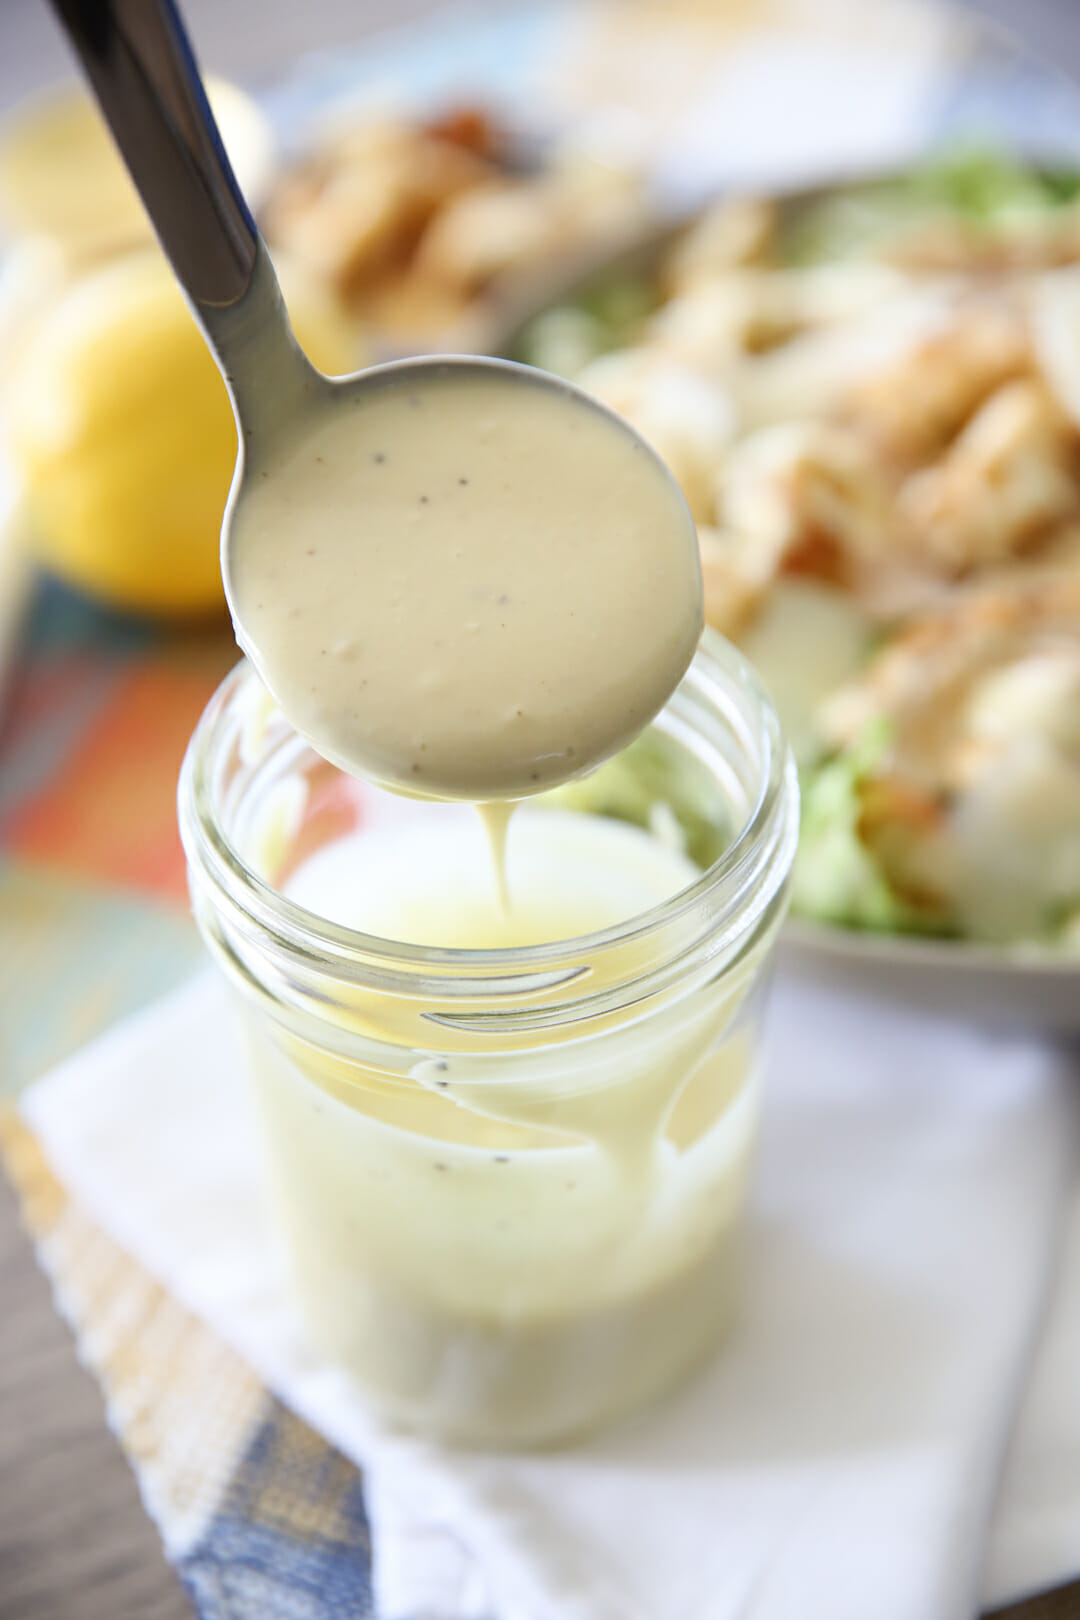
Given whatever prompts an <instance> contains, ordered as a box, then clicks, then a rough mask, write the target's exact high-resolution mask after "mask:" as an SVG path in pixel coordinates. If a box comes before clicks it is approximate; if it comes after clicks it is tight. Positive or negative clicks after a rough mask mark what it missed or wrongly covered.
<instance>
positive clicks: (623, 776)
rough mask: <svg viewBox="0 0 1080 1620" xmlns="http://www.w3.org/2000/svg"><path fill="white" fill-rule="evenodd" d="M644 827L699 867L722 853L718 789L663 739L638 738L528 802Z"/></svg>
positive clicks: (723, 824)
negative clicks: (586, 772) (591, 768)
mask: <svg viewBox="0 0 1080 1620" xmlns="http://www.w3.org/2000/svg"><path fill="white" fill-rule="evenodd" d="M533 802H534V803H536V804H541V805H543V804H550V805H553V806H557V807H558V808H560V809H563V810H580V811H582V812H584V813H586V814H588V815H594V816H610V817H611V818H612V819H613V820H616V821H628V822H630V823H631V824H632V825H633V826H635V827H643V828H645V829H647V830H648V831H650V832H652V833H653V834H654V836H656V837H658V838H661V839H664V840H665V841H666V842H668V843H670V844H673V845H676V846H677V847H678V848H679V849H681V850H682V851H683V853H684V854H686V855H688V856H689V857H690V859H691V860H692V861H693V862H694V863H695V864H696V865H697V866H700V867H701V868H702V869H704V868H705V867H707V866H711V865H712V863H713V861H715V860H716V859H717V857H718V856H719V855H720V854H721V853H722V852H723V849H724V847H725V845H726V844H727V842H728V840H729V839H730V836H731V828H730V826H729V823H728V817H727V815H726V814H725V807H724V804H723V800H722V798H721V795H720V793H719V792H718V790H717V788H716V786H715V784H714V783H713V782H712V780H711V778H710V776H709V775H708V773H707V772H706V771H704V769H701V770H700V771H699V770H695V768H694V765H693V763H692V762H688V761H687V760H686V759H685V757H684V756H683V755H682V754H681V751H678V750H676V749H675V748H674V747H673V745H672V744H671V743H669V742H668V741H667V739H666V738H665V737H664V736H662V735H660V734H657V733H656V732H648V731H647V732H645V733H644V735H643V736H641V737H639V738H637V740H636V741H635V742H632V743H631V744H630V745H629V747H628V748H624V749H623V751H622V753H621V754H617V755H616V756H615V758H614V759H611V760H608V762H607V764H606V765H601V766H600V768H599V770H596V771H593V772H592V774H591V775H590V776H586V777H582V778H581V780H580V781H577V782H568V783H567V784H566V785H565V786H564V787H560V788H555V789H554V790H553V791H552V792H550V793H545V794H543V795H541V797H540V798H538V799H536V800H534V801H533Z"/></svg>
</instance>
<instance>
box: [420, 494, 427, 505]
mask: <svg viewBox="0 0 1080 1620" xmlns="http://www.w3.org/2000/svg"><path fill="white" fill-rule="evenodd" d="M427 504H428V498H427V496H426V495H421V497H420V505H421V506H427Z"/></svg>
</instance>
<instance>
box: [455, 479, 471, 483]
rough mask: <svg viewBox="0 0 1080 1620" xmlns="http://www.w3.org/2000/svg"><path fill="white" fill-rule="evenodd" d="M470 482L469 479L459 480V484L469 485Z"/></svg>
mask: <svg viewBox="0 0 1080 1620" xmlns="http://www.w3.org/2000/svg"><path fill="white" fill-rule="evenodd" d="M468 482H469V480H468V479H467V478H459V479H458V483H459V484H467V483H468Z"/></svg>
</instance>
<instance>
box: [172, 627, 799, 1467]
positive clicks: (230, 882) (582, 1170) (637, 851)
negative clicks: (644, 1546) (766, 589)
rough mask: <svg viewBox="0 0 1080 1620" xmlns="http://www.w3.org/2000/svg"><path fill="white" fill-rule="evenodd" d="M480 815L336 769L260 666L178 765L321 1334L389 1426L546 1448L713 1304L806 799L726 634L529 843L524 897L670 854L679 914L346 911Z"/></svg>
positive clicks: (694, 1353) (702, 1327) (726, 1289)
mask: <svg viewBox="0 0 1080 1620" xmlns="http://www.w3.org/2000/svg"><path fill="white" fill-rule="evenodd" d="M472 816H473V812H470V811H469V810H467V809H464V810H463V809H461V807H449V806H446V807H438V808H435V807H431V806H426V807H417V806H415V805H413V806H410V805H408V804H407V803H406V802H404V801H401V800H390V799H389V796H386V795H380V794H377V793H375V792H374V791H373V790H371V789H370V788H367V787H365V786H363V785H361V784H358V783H355V782H353V781H352V780H351V779H349V778H348V777H345V776H344V775H342V773H340V772H339V771H337V770H336V769H335V768H334V767H332V766H330V765H328V764H327V763H326V762H325V761H324V760H322V759H320V758H319V756H318V755H316V754H314V753H313V752H312V750H311V749H310V748H308V747H307V745H306V744H305V743H304V742H303V741H302V740H301V739H300V738H298V737H297V736H296V734H295V733H294V732H292V730H291V729H290V728H289V727H288V726H287V724H286V723H285V722H284V720H283V719H282V717H281V716H280V715H279V714H278V713H277V712H276V711H275V710H274V709H273V708H272V707H271V706H270V705H269V703H268V701H267V699H266V698H265V695H264V694H263V692H262V689H261V687H260V686H259V685H258V683H257V681H256V680H255V678H254V676H253V675H252V673H251V672H250V671H249V670H248V669H247V668H246V667H245V666H244V665H241V666H240V667H239V668H238V669H237V670H236V671H235V672H234V673H233V674H232V675H231V676H230V677H229V678H228V679H227V680H226V682H225V683H224V684H223V686H222V687H221V689H220V691H219V692H218V693H217V695H216V696H215V698H214V699H213V700H212V701H211V703H210V705H209V706H208V708H207V711H206V714H205V715H204V717H203V720H202V721H201V723H200V725H199V727H198V729H197V731H196V734H195V736H194V738H193V740H192V744H191V747H190V749H189V752H188V756H187V759H186V761H185V764H184V769H183V773H182V776H181V785H180V820H181V831H182V835H183V839H184V845H185V849H186V852H187V856H188V864H189V876H190V883H191V893H192V900H193V905H194V910H195V915H196V918H197V920H198V922H199V926H200V928H201V930H202V932H203V935H204V938H205V939H206V941H207V943H208V945H209V946H210V949H211V950H212V952H213V953H214V955H215V956H216V957H217V959H218V961H219V962H220V963H221V964H222V966H223V967H224V969H225V971H226V973H227V974H228V976H229V978H230V979H231V981H232V983H233V985H234V986H235V988H236V990H237V992H238V999H239V1004H240V1006H241V1007H242V1009H243V1012H244V1021H245V1026H246V1030H247V1035H248V1048H249V1051H250V1054H251V1060H252V1069H253V1074H254V1077H255V1082H256V1087H257V1090H258V1094H259V1098H260V1104H261V1110H262V1114H263V1119H264V1123H265V1128H266V1134H267V1138H268V1143H269V1149H270V1151H269V1162H270V1167H271V1175H272V1180H273V1183H274V1186H275V1189H276V1194H277V1204H278V1207H279V1209H280V1213H281V1221H282V1226H283V1229H284V1232H285V1236H286V1240H287V1243H288V1247H289V1250H290V1253H291V1256H292V1261H293V1272H294V1275H295V1279H296V1286H297V1292H298V1297H299V1300H300V1301H301V1303H302V1306H303V1308H304V1311H305V1314H306V1317H307V1320H308V1323H309V1326H310V1329H311V1331H312V1333H313V1335H314V1337H315V1339H316V1340H317V1342H318V1343H319V1345H320V1347H321V1348H322V1349H323V1350H324V1351H325V1352H326V1353H327V1354H328V1355H329V1356H331V1357H332V1358H333V1359H334V1360H336V1361H338V1362H339V1363H341V1364H342V1365H343V1366H345V1367H346V1368H347V1369H348V1370H349V1371H350V1372H351V1373H352V1374H353V1375H354V1376H355V1378H356V1379H357V1380H358V1382H359V1383H360V1384H361V1385H362V1387H363V1388H364V1390H365V1391H366V1392H367V1394H368V1396H369V1397H370V1399H371V1400H372V1401H373V1403H374V1404H375V1405H376V1406H377V1408H378V1409H379V1410H380V1411H382V1412H383V1413H384V1414H385V1415H386V1416H387V1417H389V1418H390V1419H392V1420H395V1421H399V1422H401V1423H404V1424H406V1425H408V1426H410V1427H414V1428H417V1429H420V1430H423V1431H425V1432H429V1433H433V1434H437V1435H440V1436H443V1437H446V1438H451V1439H455V1440H461V1441H465V1442H470V1443H480V1444H489V1445H511V1444H513V1445H518V1444H548V1443H552V1442H554V1441H557V1440H562V1439H566V1438H569V1437H571V1436H573V1435H575V1434H578V1433H580V1432H583V1431H585V1430H587V1429H589V1428H592V1427H594V1426H597V1425H599V1424H601V1423H603V1422H606V1421H608V1420H610V1419H612V1418H614V1417H616V1416H618V1415H620V1414H622V1413H623V1412H626V1411H629V1410H630V1409H631V1408H632V1407H634V1406H636V1405H638V1404H639V1403H641V1402H643V1401H644V1400H646V1399H648V1398H651V1397H653V1396H654V1395H657V1394H659V1393H660V1392H661V1391H662V1390H664V1389H665V1388H667V1387H669V1386H671V1385H673V1384H674V1383H675V1382H677V1380H678V1379H679V1378H680V1377H681V1376H682V1375H683V1374H685V1373H686V1372H688V1371H689V1370H690V1369H691V1368H692V1367H694V1366H695V1365H696V1364H698V1363H700V1362H701V1361H702V1360H703V1359H704V1357H705V1356H706V1355H707V1353H708V1352H709V1351H710V1350H711V1349H712V1347H713V1346H714V1345H715V1343H716V1341H717V1339H718V1337H719V1335H720V1332H721V1330H722V1328H723V1326H724V1324H725V1322H726V1321H727V1319H728V1315H729V1311H730V1307H731V1299H732V1291H733V1274H734V1268H735V1262H736V1233H737V1228H738V1221H739V1213H740V1210H741V1207H742V1204H743V1200H744V1193H745V1187H746V1180H747V1175H748V1170H749V1165H750V1159H751V1153H752V1146H753V1141H754V1135H755V1126H756V1119H757V1110H758V1079H757V1062H756V1053H757V1037H758V1026H759V1021H760V1015H761V1005H762V998H763V993H764V985H765V976H766V970H767V965H768V960H769V956H770V952H771V949H772V946H773V943H774V939H775V934H776V930H777V928H778V925H779V922H780V919H781V916H782V913H783V909H784V905H785V901H786V892H787V881H788V875H789V871H790V866H791V860H792V855H793V852H794V845H795V839H796V824H797V796H796V787H795V781H794V775H793V771H792V768H791V765H790V762H789V760H788V758H787V755H786V751H785V749H784V747H783V744H782V742H781V740H780V736H779V732H778V729H777V725H776V720H775V716H774V714H773V711H772V709H771V706H770V705H769V702H768V700H767V698H766V697H765V695H764V693H763V691H762V689H761V687H760V685H759V683H758V682H757V679H756V677H755V676H754V675H753V673H752V671H751V670H750V669H749V668H748V666H747V665H746V664H745V662H744V661H743V660H742V659H741V657H740V656H739V655H738V654H737V653H736V652H735V651H734V649H732V648H730V647H728V646H727V645H726V644H725V643H723V642H721V641H720V640H719V639H718V638H716V637H713V636H711V635H710V636H707V637H706V639H705V641H704V642H703V645H702V649H701V651H700V652H699V654H698V656H697V658H696V659H695V661H694V665H693V667H692V668H691V671H690V672H689V674H688V675H687V677H686V679H685V681H684V682H683V684H682V686H681V687H680V688H679V691H678V692H677V693H676V695H675V696H674V698H673V699H672V701H671V703H670V704H669V705H668V707H667V709H665V710H664V712H663V714H661V715H660V716H659V717H658V718H657V720H656V721H655V722H654V723H653V725H652V727H650V728H649V731H648V732H647V733H646V734H645V735H644V736H643V737H642V738H641V739H639V740H638V742H637V743H635V744H634V745H633V746H632V747H631V749H629V750H627V751H626V753H625V754H624V755H622V756H620V758H619V759H618V760H617V761H615V762H613V763H612V764H611V765H609V766H607V767H604V768H602V770H601V771H600V772H599V773H597V774H596V775H595V776H594V777H593V778H591V779H589V780H588V781H586V782H584V783H581V784H576V785H574V786H573V787H571V788H570V789H567V790H562V791H561V792H560V793H556V794H553V795H548V796H545V798H543V799H540V800H537V801H532V802H530V803H529V804H528V805H527V806H524V807H522V808H521V809H520V810H519V811H518V812H516V814H515V817H514V821H513V823H512V825H511V834H510V837H511V861H510V873H511V879H512V881H514V880H515V878H516V879H517V881H519V882H520V883H521V884H522V885H527V884H528V883H529V882H533V883H534V886H539V888H541V889H547V890H549V891H551V892H556V891H558V890H559V888H560V884H561V885H562V888H563V890H564V891H566V892H569V891H570V890H573V891H574V892H575V894H577V895H579V896H580V895H581V894H583V893H584V891H585V890H587V889H588V888H589V886H590V884H595V882H597V881H599V880H600V878H602V877H603V874H604V873H605V872H606V871H607V870H608V869H610V870H611V871H614V872H616V873H632V875H633V881H634V882H638V880H639V877H640V874H641V873H642V872H644V871H645V870H646V869H647V868H648V870H649V871H650V872H653V871H655V870H660V868H661V867H662V866H663V863H665V862H666V863H667V868H666V870H667V873H668V878H669V882H668V887H669V888H670V889H671V890H672V891H673V892H671V893H670V894H669V895H668V896H667V897H666V898H664V899H662V900H661V901H660V902H659V903H657V904H653V905H650V906H649V907H648V908H647V909H645V910H639V911H638V913H637V914H635V915H633V916H631V917H629V918H628V919H627V920H626V921H623V922H620V923H618V924H616V925H615V926H612V927H607V928H603V929H601V930H599V931H595V932H592V933H588V934H582V935H579V936H578V937H573V938H568V939H554V940H549V941H547V942H545V943H539V944H529V945H514V946H512V947H509V948H488V949H467V948H461V947H460V945H456V946H455V945H452V946H442V945H426V946H425V945H418V944H412V943H408V942H407V941H402V940H400V939H395V938H392V937H385V938H384V937H379V936H378V935H376V934H373V933H361V932H358V931H357V930H356V929H355V928H354V927H350V926H349V924H348V918H349V916H350V915H351V910H350V896H352V897H355V891H357V890H358V889H363V888H364V887H365V886H366V888H367V889H368V890H369V891H371V892H369V894H368V899H369V901H370V902H371V905H372V906H374V912H373V913H372V912H370V908H369V914H374V915H383V916H390V917H391V918H393V917H394V913H393V909H392V906H393V895H394V891H395V888H396V887H400V886H402V884H404V885H405V886H407V883H405V879H404V878H403V877H402V874H407V880H408V883H411V884H412V885H413V886H414V887H415V886H416V884H417V883H420V884H421V886H422V885H423V882H424V881H425V880H424V878H423V872H424V862H425V860H426V859H427V856H428V853H429V852H430V851H431V850H432V849H433V848H438V849H445V848H448V847H451V845H452V844H453V840H455V839H459V840H460V839H462V838H465V836H466V835H465V833H464V832H463V831H462V827H463V823H462V820H461V818H462V817H465V818H469V817H472ZM440 817H443V818H444V819H443V820H440ZM477 825H478V823H477ZM388 828H392V829H393V831H392V835H388V833H387V829H388ZM469 836H472V832H471V827H470V830H469ZM448 840H449V842H448ZM466 841H467V840H466ZM515 841H516V842H515ZM464 847H465V846H464V844H463V845H462V848H464ZM515 860H516V861H517V864H516V865H515ZM395 863H396V864H395ZM530 863H531V864H530ZM575 863H576V865H575ZM657 863H659V866H658V865H657ZM530 873H531V874H532V876H531V878H530V875H529V874H530ZM313 874H314V875H315V878H316V879H318V881H315V880H314V879H313ZM597 874H599V875H600V877H598V876H597ZM432 881H433V882H434V881H435V879H432ZM375 890H385V891H386V893H387V894H388V895H390V897H391V910H390V912H387V911H386V908H385V905H384V906H383V910H382V912H381V913H380V911H379V905H378V903H377V898H378V897H377V896H374V898H373V894H374V891H375ZM676 891H677V892H676ZM443 898H445V897H443ZM452 898H453V897H452V896H450V898H449V899H448V900H447V905H450V906H452ZM583 903H584V901H582V904H583ZM451 937H452V936H451Z"/></svg>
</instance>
